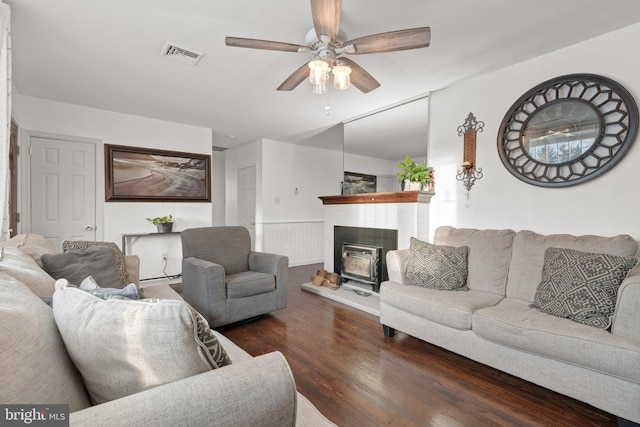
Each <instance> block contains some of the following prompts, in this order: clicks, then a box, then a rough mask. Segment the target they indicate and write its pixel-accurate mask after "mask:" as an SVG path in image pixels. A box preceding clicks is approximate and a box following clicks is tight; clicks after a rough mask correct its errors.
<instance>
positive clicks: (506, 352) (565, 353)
mask: <svg viewBox="0 0 640 427" xmlns="http://www.w3.org/2000/svg"><path fill="white" fill-rule="evenodd" d="M433 243H434V244H436V245H448V246H456V247H460V246H468V247H469V254H468V276H467V286H468V288H469V291H467V292H464V291H443V290H434V289H427V288H424V287H420V286H408V285H406V284H403V283H404V282H405V273H406V271H407V265H408V262H409V258H410V250H409V249H405V250H396V251H390V252H389V253H388V254H387V268H388V271H389V281H387V282H383V283H382V285H381V290H380V322H381V323H382V325H383V326H384V331H385V335H387V336H393V334H394V332H395V330H396V329H397V330H399V331H402V332H405V333H407V334H409V335H412V336H415V337H417V338H420V339H422V340H424V341H427V342H430V343H432V344H435V345H437V346H439V347H442V348H445V349H447V350H450V351H453V352H455V353H458V354H461V355H463V356H465V357H468V358H470V359H473V360H475V361H478V362H481V363H483V364H486V365H489V366H491V367H494V368H496V369H499V370H501V371H504V372H507V373H509V374H512V375H515V376H517V377H520V378H523V379H525V380H528V381H531V382H533V383H536V384H539V385H541V386H543V387H546V388H549V389H551V390H554V391H556V392H559V393H562V394H565V395H567V396H570V397H572V398H575V399H577V400H580V401H583V402H586V403H588V404H591V405H593V406H595V407H597V408H600V409H602V410H604V411H607V412H610V413H612V414H614V415H616V416H618V417H619V418H621V419H623V420H629V421H633V422H636V423H638V422H640V266H636V267H635V268H634V269H633V270H631V271H630V272H629V274H628V275H627V276H626V278H625V279H624V281H623V282H622V284H621V285H620V288H619V290H618V293H617V302H616V308H615V314H614V316H613V320H612V324H611V328H610V329H606V330H605V329H597V328H595V327H592V326H587V325H584V324H579V323H576V322H574V321H572V320H569V319H566V318H561V317H556V316H553V315H550V314H545V313H543V312H542V311H540V310H538V309H537V308H534V307H533V306H532V303H533V302H534V296H535V294H536V289H537V287H538V284H539V283H540V281H541V272H542V269H543V263H544V256H545V255H544V254H545V250H546V249H547V248H550V247H554V248H569V249H575V250H579V251H584V252H596V253H607V254H613V255H620V256H633V255H635V256H637V255H638V244H637V242H636V241H635V240H634V239H633V238H631V237H630V236H627V235H620V236H615V237H599V236H571V235H547V236H544V235H540V234H537V233H534V232H531V231H518V232H514V231H512V230H475V229H457V228H453V227H446V226H445V227H440V228H438V229H437V230H436V233H435V236H434V241H433Z"/></svg>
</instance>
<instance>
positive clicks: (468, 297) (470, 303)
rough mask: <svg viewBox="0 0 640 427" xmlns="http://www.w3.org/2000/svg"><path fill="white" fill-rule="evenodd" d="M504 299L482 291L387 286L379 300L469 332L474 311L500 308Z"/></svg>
mask: <svg viewBox="0 0 640 427" xmlns="http://www.w3.org/2000/svg"><path fill="white" fill-rule="evenodd" d="M501 299H502V297H501V296H499V295H496V294H493V293H490V292H482V291H474V290H469V292H450V291H440V290H436V289H428V288H422V287H418V286H410V285H403V284H400V283H396V282H384V283H383V284H382V286H381V287H380V300H381V301H384V302H385V304H388V305H391V306H394V307H398V308H400V309H402V310H404V311H406V312H408V313H411V314H415V315H416V316H419V317H422V318H425V319H427V320H430V321H432V322H435V323H438V324H440V325H445V326H449V327H451V328H456V329H461V330H469V329H471V320H472V315H473V313H474V311H476V310H478V309H480V308H482V307H490V306H492V305H495V304H497V303H498V302H499V301H500V300H501Z"/></svg>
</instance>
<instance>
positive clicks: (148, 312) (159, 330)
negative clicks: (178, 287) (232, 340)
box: [53, 286, 231, 404]
mask: <svg viewBox="0 0 640 427" xmlns="http://www.w3.org/2000/svg"><path fill="white" fill-rule="evenodd" d="M53 315H54V317H55V320H56V324H57V326H58V329H59V330H60V335H61V336H62V339H63V340H64V344H65V347H66V348H67V351H68V353H69V356H70V357H71V360H73V362H74V364H75V366H76V367H77V368H78V370H79V371H80V373H81V374H82V378H83V380H84V384H85V386H86V388H87V390H88V392H89V395H90V396H91V401H92V402H93V403H94V404H98V403H103V402H107V401H110V400H114V399H118V398H120V397H123V396H128V395H130V394H133V393H137V392H140V391H142V390H147V389H150V388H153V387H156V386H158V385H161V384H167V383H170V382H173V381H177V380H180V379H183V378H187V377H190V376H193V375H197V374H199V373H202V372H206V371H209V370H211V369H215V368H218V367H221V366H224V365H228V364H229V363H231V361H230V360H229V357H228V356H227V353H226V352H225V351H224V349H223V347H222V345H220V343H219V341H218V340H217V338H216V336H215V335H214V334H213V333H212V332H211V330H210V329H209V326H208V324H207V322H206V320H204V318H202V317H201V316H200V315H199V314H198V313H197V312H196V311H195V310H193V309H192V308H191V307H190V306H189V305H188V304H187V303H186V302H184V301H182V300H169V299H165V300H158V299H153V300H151V299H146V300H130V299H113V298H108V299H102V298H100V297H98V296H96V295H91V294H89V293H88V292H85V291H83V290H81V289H78V288H75V287H70V286H67V287H64V288H62V289H58V290H56V292H55V294H53Z"/></svg>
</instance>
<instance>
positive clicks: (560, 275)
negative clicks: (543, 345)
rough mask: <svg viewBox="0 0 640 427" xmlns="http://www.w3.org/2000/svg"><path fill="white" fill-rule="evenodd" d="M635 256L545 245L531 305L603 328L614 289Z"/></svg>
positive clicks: (613, 301) (615, 293) (606, 325)
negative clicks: (542, 261) (538, 281)
mask: <svg viewBox="0 0 640 427" xmlns="http://www.w3.org/2000/svg"><path fill="white" fill-rule="evenodd" d="M637 263H638V258H636V257H631V256H628V257H623V256H617V255H609V254H599V253H591V252H582V251H577V250H573V249H561V248H548V249H547V250H546V251H545V253H544V265H543V268H542V281H541V282H540V284H539V285H538V288H537V289H536V294H535V298H534V303H533V306H534V307H536V308H538V309H540V311H542V312H544V313H547V314H551V315H553V316H558V317H563V318H568V319H571V320H573V321H574V322H577V323H581V324H584V325H589V326H593V327H596V328H599V329H607V328H609V326H611V317H612V316H613V313H614V311H615V306H616V299H617V296H618V288H619V287H620V284H621V283H622V281H623V280H624V278H625V277H626V276H627V273H629V271H630V270H631V269H632V268H634V267H635V266H636V264H637Z"/></svg>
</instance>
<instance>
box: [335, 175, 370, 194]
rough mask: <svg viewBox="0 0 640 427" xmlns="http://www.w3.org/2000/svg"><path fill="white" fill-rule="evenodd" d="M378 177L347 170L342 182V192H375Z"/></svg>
mask: <svg viewBox="0 0 640 427" xmlns="http://www.w3.org/2000/svg"><path fill="white" fill-rule="evenodd" d="M376 181H377V177H376V176H375V175H367V174H363V173H355V172H345V173H344V181H343V182H342V194H361V193H375V192H376V190H377V182H376Z"/></svg>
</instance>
